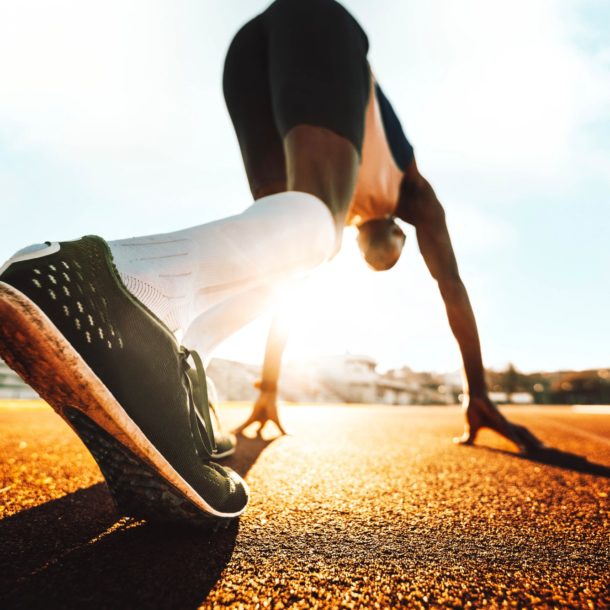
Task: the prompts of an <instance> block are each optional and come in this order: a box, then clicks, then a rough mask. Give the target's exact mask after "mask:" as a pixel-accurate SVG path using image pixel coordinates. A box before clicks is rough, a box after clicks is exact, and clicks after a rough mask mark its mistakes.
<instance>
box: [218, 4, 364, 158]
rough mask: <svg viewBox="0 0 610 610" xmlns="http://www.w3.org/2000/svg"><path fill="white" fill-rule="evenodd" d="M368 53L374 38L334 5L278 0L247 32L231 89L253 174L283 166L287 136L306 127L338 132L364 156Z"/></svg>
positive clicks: (229, 68) (233, 63)
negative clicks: (298, 128)
mask: <svg viewBox="0 0 610 610" xmlns="http://www.w3.org/2000/svg"><path fill="white" fill-rule="evenodd" d="M367 52H368V39H367V37H366V34H365V33H364V31H363V30H362V28H361V27H360V25H359V24H358V22H357V21H356V20H355V19H354V18H353V17H352V16H351V15H350V14H349V13H348V12H347V11H346V10H345V9H344V8H343V7H342V6H341V5H340V4H338V3H337V2H334V0H276V1H275V2H274V3H273V4H272V5H271V6H270V7H269V8H268V9H267V10H266V11H265V12H263V13H262V14H260V15H258V16H257V17H255V18H254V19H252V20H251V21H249V22H248V23H247V24H246V25H245V26H244V27H243V28H241V30H239V32H238V33H237V34H236V36H235V38H234V39H233V41H232V43H231V45H230V47H229V50H228V52H227V57H226V60H225V66H224V75H223V90H224V96H225V100H226V104H227V108H228V110H229V114H230V116H231V120H232V121H233V125H234V127H235V132H236V134H237V139H238V141H239V145H240V148H241V151H242V155H243V157H244V162H245V164H246V167H247V168H248V167H250V168H254V169H256V167H257V166H263V167H264V166H265V164H266V165H271V164H273V163H276V164H277V163H279V160H280V159H281V160H283V144H282V140H283V138H284V136H285V135H286V133H288V132H289V131H290V130H291V129H292V128H293V127H295V126H296V125H303V124H304V125H313V126H317V127H324V128H326V129H329V130H330V131H333V132H334V133H336V134H338V135H339V136H342V137H344V138H346V139H347V140H349V141H350V142H351V143H352V144H353V145H354V147H355V148H356V150H357V151H358V153H359V154H360V153H361V151H362V141H363V138H364V120H365V113H366V106H367V102H368V99H369V88H370V79H371V76H370V71H369V66H368V62H367V59H366V56H367ZM282 168H283V162H282Z"/></svg>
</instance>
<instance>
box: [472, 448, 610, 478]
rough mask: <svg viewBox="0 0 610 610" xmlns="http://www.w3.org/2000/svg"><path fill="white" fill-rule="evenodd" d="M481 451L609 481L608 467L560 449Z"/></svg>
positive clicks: (488, 449) (491, 449)
mask: <svg viewBox="0 0 610 610" xmlns="http://www.w3.org/2000/svg"><path fill="white" fill-rule="evenodd" d="M481 449H485V450H486V451H492V452H494V453H502V454H504V455H510V456H511V457H515V458H518V459H520V460H527V461H529V462H535V463H537V464H545V465H547V466H557V467H558V468H563V469H564V470H572V471H574V472H581V473H583V474H593V475H596V476H599V477H605V478H607V479H610V467H608V466H605V465H604V464H597V463H596V462H590V461H589V460H588V459H587V458H586V457H585V456H584V455H578V454H577V453H570V452H569V451H562V450H561V449H556V448H554V447H545V448H542V449H538V450H537V451H533V452H530V453H514V452H512V451H505V450H504V449H495V448H492V447H481Z"/></svg>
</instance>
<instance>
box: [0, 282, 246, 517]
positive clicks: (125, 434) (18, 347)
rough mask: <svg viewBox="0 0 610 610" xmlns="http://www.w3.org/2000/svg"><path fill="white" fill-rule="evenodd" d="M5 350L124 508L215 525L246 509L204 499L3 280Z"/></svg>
mask: <svg viewBox="0 0 610 610" xmlns="http://www.w3.org/2000/svg"><path fill="white" fill-rule="evenodd" d="M0 356H1V357H2V358H3V359H4V360H5V362H6V363H7V364H8V365H9V366H10V367H11V368H12V369H14V370H15V371H17V373H19V375H20V376H21V377H22V378H23V379H24V381H25V382H26V383H28V384H29V385H30V386H31V387H32V388H34V390H36V392H38V394H40V396H41V397H42V398H44V400H46V401H47V402H48V403H49V404H50V405H51V406H52V407H53V409H54V410H55V411H56V412H57V413H58V414H59V415H60V416H61V417H62V418H63V419H64V420H65V421H66V422H67V423H68V424H69V425H70V427H72V428H73V429H74V430H75V431H76V433H77V434H78V435H79V436H80V437H81V439H82V440H83V442H84V443H85V445H86V446H87V448H88V449H89V451H90V452H91V454H92V455H93V457H94V458H95V460H96V462H97V463H98V465H99V467H100V470H101V471H102V473H103V474H104V476H105V477H106V479H107V481H108V483H109V487H110V491H111V493H112V494H113V498H114V500H115V503H116V504H117V508H118V510H119V512H121V513H122V514H125V515H129V516H135V517H143V518H149V519H150V518H154V519H155V520H161V521H188V522H200V523H198V524H202V525H209V526H210V525H211V526H217V525H218V524H219V523H221V522H223V521H228V520H230V519H233V518H235V517H238V516H239V515H240V514H241V513H242V512H243V511H244V510H245V506H244V508H243V509H242V510H240V511H238V512H235V513H223V512H220V511H218V510H216V509H214V508H213V507H211V506H210V505H209V504H207V503H206V502H205V500H204V499H203V498H201V496H199V494H198V493H197V492H196V491H195V490H194V489H193V488H192V487H191V485H190V484H189V483H188V482H187V481H185V480H184V479H183V478H182V476H181V475H180V474H179V473H178V472H177V471H176V470H175V469H174V468H173V467H172V466H171V464H170V463H169V462H168V461H167V460H166V459H165V458H164V457H163V455H162V454H161V453H160V452H159V451H158V450H157V449H156V448H155V447H154V445H153V444H152V443H151V442H150V441H149V440H148V439H147V438H146V436H145V435H144V433H143V432H142V431H141V430H140V428H139V427H138V426H137V425H136V423H135V422H134V421H133V420H132V419H131V418H130V417H129V415H128V414H127V412H126V411H125V410H124V409H123V407H121V405H120V404H119V403H118V402H117V400H116V399H115V398H114V396H112V394H111V393H110V391H109V390H108V389H107V388H106V386H104V384H103V383H102V382H101V380H100V379H99V378H98V377H97V375H96V374H95V373H94V372H93V371H92V370H91V369H90V368H89V366H88V365H87V363H86V362H85V361H84V360H83V359H82V357H81V356H80V354H79V353H78V352H77V351H76V350H75V349H74V348H73V347H72V345H71V344H70V343H69V342H68V341H67V340H66V339H65V337H64V336H63V335H62V333H61V332H60V331H59V330H58V329H57V327H56V326H55V325H54V324H53V322H51V320H50V319H49V318H48V317H47V316H46V314H45V313H44V312H43V311H42V310H41V309H40V308H39V307H38V306H37V305H36V303H34V302H33V301H31V300H30V299H29V298H28V297H27V296H26V295H24V294H23V293H21V292H20V291H19V290H17V289H15V288H13V287H12V286H10V285H9V284H6V283H5V282H1V281H0ZM121 469H125V476H118V473H120V471H121ZM128 473H129V474H128ZM244 484H245V482H244ZM246 494H247V495H249V494H248V489H247V487H246ZM134 513H137V514H134Z"/></svg>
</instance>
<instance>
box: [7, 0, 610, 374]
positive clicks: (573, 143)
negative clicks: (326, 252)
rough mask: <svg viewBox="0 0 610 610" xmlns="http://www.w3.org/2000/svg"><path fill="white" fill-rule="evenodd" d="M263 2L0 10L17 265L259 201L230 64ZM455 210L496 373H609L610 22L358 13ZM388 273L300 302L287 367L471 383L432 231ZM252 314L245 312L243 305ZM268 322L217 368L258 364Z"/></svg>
mask: <svg viewBox="0 0 610 610" xmlns="http://www.w3.org/2000/svg"><path fill="white" fill-rule="evenodd" d="M266 4H267V2H262V1H259V0H231V2H226V1H224V0H198V1H190V0H181V1H170V0H165V1H159V0H145V1H144V0H120V1H118V0H108V1H106V2H104V3H99V2H92V1H90V0H78V1H77V0H72V1H62V0H57V1H55V2H53V3H49V2H46V1H44V0H40V1H33V0H20V2H12V1H10V0H0V227H1V229H0V231H1V232H0V236H1V239H0V259H2V260H5V259H6V258H8V257H9V256H10V255H11V254H12V253H13V252H14V251H15V250H17V249H19V248H21V247H23V246H24V245H27V244H29V243H33V242H40V241H45V240H53V241H55V240H61V239H72V238H75V237H78V236H80V235H84V234H90V233H96V234H99V235H102V236H103V237H104V238H106V239H115V238H121V237H128V236H134V235H145V234H150V233H161V232H167V231H171V230H175V229H181V228H184V227H187V226H192V225H195V224H201V223H205V222H208V221H211V220H215V219H218V218H222V217H225V216H229V215H232V214H236V213H239V212H240V211H242V210H243V209H245V208H246V207H247V206H248V205H249V204H250V202H251V196H250V194H249V191H248V188H247V183H246V180H245V176H244V172H243V168H242V165H241V159H240V154H239V150H238V147H237V143H236V140H235V136H234V134H233V131H232V127H231V123H230V120H229V117H228V114H227V112H226V109H225V107H224V102H223V98H222V91H221V77H222V65H223V59H224V54H225V52H226V49H227V47H228V45H229V43H230V41H231V38H232V36H233V35H234V33H235V32H236V31H237V29H238V28H239V27H240V26H241V25H242V24H243V23H244V22H246V21H247V20H248V19H249V18H251V17H252V16H254V15H255V14H256V13H257V12H259V11H260V10H262V9H263V8H264V7H265V6H266ZM344 4H345V6H346V7H347V8H348V9H349V10H350V11H351V12H352V13H353V14H354V16H355V17H356V18H357V19H358V20H359V21H360V23H361V24H362V25H363V27H364V28H365V30H366V31H367V33H368V36H369V40H370V43H371V50H370V54H369V59H370V62H371V65H372V68H373V70H374V72H375V74H376V76H377V78H378V80H379V82H380V84H381V85H382V87H383V89H384V92H385V93H386V95H387V96H388V97H389V99H390V100H391V102H392V104H393V106H394V108H395V110H396V112H397V114H398V116H399V117H400V119H401V122H402V125H403V127H404V130H405V132H406V134H407V136H408V137H409V139H410V140H411V142H412V143H413V145H414V147H415V153H416V157H417V160H418V165H419V167H420V170H421V172H422V173H423V174H424V175H425V176H426V177H427V178H428V180H429V181H430V182H431V183H432V185H433V186H434V188H435V190H436V192H437V195H438V196H439V198H440V200H441V201H442V203H443V205H444V207H445V210H446V214H447V221H448V224H449V229H450V233H451V235H452V239H453V242H454V246H455V250H456V254H457V258H458V262H459V266H460V271H461V274H462V278H463V280H464V282H465V284H466V286H467V288H468V291H469V294H470V297H471V301H472V303H473V307H474V310H475V314H476V317H477V321H478V325H479V331H480V335H481V341H482V346H483V356H484V361H485V363H486V365H487V366H489V367H492V368H494V367H495V368H501V367H504V366H506V364H507V363H508V362H513V363H514V364H515V365H516V366H517V368H519V369H520V370H523V371H531V370H553V369H560V368H574V369H584V368H592V367H603V366H608V365H609V364H610V360H609V354H610V350H609V346H610V321H609V313H608V312H610V289H609V286H610V239H609V233H610V222H609V221H610V4H609V3H608V2H606V1H605V0H577V1H576V0H574V1H568V0H515V1H513V2H510V3H504V2H502V3H501V2H489V0H462V1H461V2H459V3H457V2H454V1H453V0H393V1H390V0H379V1H377V2H374V3H373V2H369V1H367V0H346V1H345V2H344ZM405 230H406V232H407V243H406V246H405V251H404V253H403V256H402V258H401V261H400V262H399V264H398V265H397V266H396V267H395V268H394V269H393V270H392V271H389V272H385V273H374V272H372V271H370V270H368V269H367V268H366V266H365V265H364V263H363V262H362V260H361V259H360V256H359V254H358V252H357V248H356V247H355V244H354V235H353V233H352V232H349V231H348V232H347V234H346V236H345V239H344V242H345V246H344V249H343V251H342V252H341V253H340V255H339V256H338V257H337V258H336V259H335V260H334V261H333V262H332V263H330V264H329V265H327V266H326V267H325V268H323V269H320V270H319V271H317V272H316V273H315V274H314V275H313V276H312V277H311V278H310V279H309V280H308V283H307V285H306V287H305V288H302V289H301V290H300V291H299V293H298V298H295V299H293V300H292V302H293V303H295V306H294V309H295V311H294V314H295V315H294V316H293V318H294V321H293V331H292V335H291V340H290V343H289V347H288V352H287V358H289V359H296V358H299V357H302V356H314V357H315V356H316V355H321V354H331V353H343V352H346V351H349V352H351V353H364V354H369V355H371V356H373V357H374V358H376V359H377V360H378V361H379V363H380V365H381V366H382V367H385V368H387V367H393V366H401V365H406V366H410V367H411V368H413V369H416V370H435V371H451V370H455V369H457V368H458V367H459V365H460V360H459V352H458V350H457V347H456V344H455V341H454V340H453V338H452V335H451V333H450V330H449V327H448V324H447V321H446V316H445V313H444V307H443V303H442V301H441V299H440V297H439V295H438V290H437V288H436V285H435V283H434V281H433V280H432V279H431V278H430V276H429V274H428V272H427V270H426V268H425V265H424V264H423V261H422V259H421V256H420V255H419V253H418V250H417V244H416V239H415V235H414V232H413V230H412V228H411V227H406V228H405ZM245 306H247V303H246V304H245ZM267 325H268V318H267V317H263V318H262V319H261V320H259V321H258V322H256V323H254V324H253V325H252V326H251V327H248V328H246V329H244V330H243V331H242V332H240V333H238V334H237V335H235V336H234V337H233V338H231V339H230V340H228V341H227V342H226V343H225V344H224V345H223V346H221V347H220V348H219V349H218V352H217V354H216V355H218V356H222V357H227V358H232V359H235V360H242V361H247V362H257V361H260V359H261V358H262V354H263V348H264V339H265V332H266V327H267Z"/></svg>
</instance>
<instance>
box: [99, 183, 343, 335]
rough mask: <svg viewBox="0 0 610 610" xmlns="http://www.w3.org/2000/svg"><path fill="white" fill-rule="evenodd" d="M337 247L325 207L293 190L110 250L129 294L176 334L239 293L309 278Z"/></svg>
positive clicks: (124, 242) (121, 242)
mask: <svg viewBox="0 0 610 610" xmlns="http://www.w3.org/2000/svg"><path fill="white" fill-rule="evenodd" d="M335 243H336V233H335V225H334V221H333V219H332V215H331V213H330V212H329V210H328V208H327V207H326V206H325V205H324V203H322V201H320V200H319V199H318V198H317V197H314V196H313V195H310V194H308V193H300V192H296V191H290V192H286V193H278V194H276V195H269V196H268V197H263V198H261V199H258V200H257V201H255V202H254V203H253V204H252V205H251V206H250V207H249V208H248V209H246V210H245V211H244V212H243V213H242V214H238V215H237V216H231V217H229V218H225V219H222V220H218V221H215V222H211V223H208V224H205V225H199V226H197V227H192V228H190V229H185V230H182V231H176V232H174V233H166V234H163V235H151V236H147V237H134V238H131V239H125V240H118V241H112V242H109V243H108V245H109V246H110V250H111V252H112V256H113V258H114V263H115V265H116V267H117V270H118V271H119V274H120V276H121V279H122V280H123V282H124V283H125V286H126V287H127V289H128V290H129V291H130V292H131V293H132V294H133V295H134V296H135V297H136V298H137V299H139V300H140V301H141V302H142V303H144V305H146V307H148V308H149V309H150V310H151V311H152V312H153V313H154V314H155V315H156V316H157V317H158V318H160V319H161V320H162V321H163V322H165V323H166V324H167V325H168V326H169V328H170V329H171V330H172V331H174V332H175V331H179V330H186V328H187V327H188V326H189V324H190V322H191V321H192V320H193V319H195V318H196V317H198V316H199V315H201V314H202V313H203V312H205V311H207V310H209V309H210V308H212V307H213V306H214V305H216V304H218V303H220V302H222V301H225V300H227V299H229V298H231V297H233V296H235V295H237V294H239V293H242V292H244V291H248V290H251V289H255V288H257V287H260V286H263V285H270V284H274V283H276V282H280V281H283V280H285V279H289V278H291V277H294V276H298V275H301V274H304V273H307V272H308V271H310V270H312V269H313V268H315V267H317V266H318V265H320V264H321V263H323V262H324V261H326V260H327V259H329V258H330V257H331V256H332V255H333V254H334V249H335Z"/></svg>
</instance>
